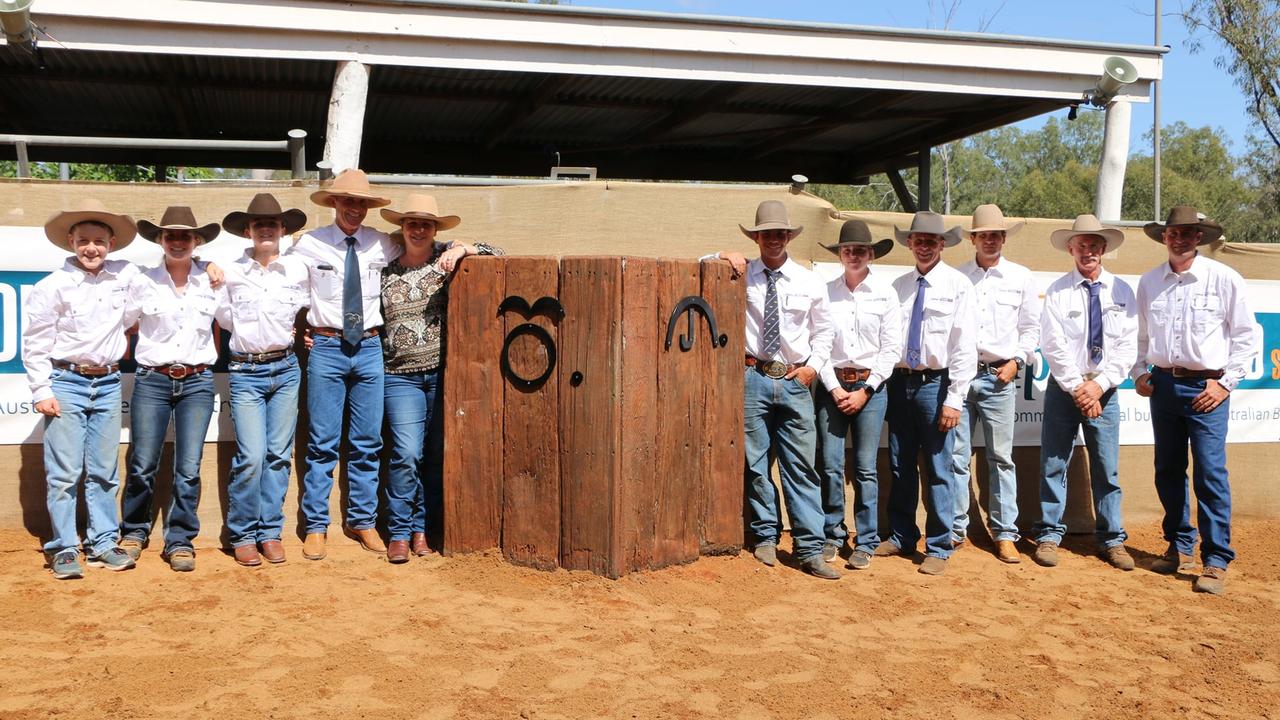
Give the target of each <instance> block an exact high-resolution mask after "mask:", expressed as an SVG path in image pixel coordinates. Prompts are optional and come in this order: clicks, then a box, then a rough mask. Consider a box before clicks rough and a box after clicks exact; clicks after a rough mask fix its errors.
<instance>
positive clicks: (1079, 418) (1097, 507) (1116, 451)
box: [1033, 375, 1129, 547]
mask: <svg viewBox="0 0 1280 720" xmlns="http://www.w3.org/2000/svg"><path fill="white" fill-rule="evenodd" d="M1101 401H1102V414H1101V415H1099V416H1098V417H1096V418H1092V419H1090V418H1086V417H1085V416H1084V415H1082V414H1081V413H1080V410H1079V409H1078V408H1076V404H1075V401H1074V400H1073V399H1072V397H1071V395H1070V394H1068V393H1067V391H1065V390H1063V389H1062V388H1061V387H1060V386H1059V385H1058V381H1057V380H1055V379H1054V378H1053V376H1052V375H1050V376H1049V385H1048V387H1046V388H1045V391H1044V420H1043V422H1042V424H1041V425H1040V478H1041V480H1040V522H1038V523H1036V526H1035V529H1034V531H1033V535H1034V537H1035V539H1036V542H1052V543H1061V542H1062V536H1063V535H1066V533H1067V526H1066V525H1064V524H1063V523H1062V514H1063V512H1064V511H1065V510H1066V507H1067V466H1068V465H1069V464H1070V463H1071V453H1072V451H1073V450H1074V446H1075V440H1076V432H1077V431H1078V430H1079V429H1080V428H1081V427H1082V426H1083V427H1084V444H1085V447H1086V448H1087V449H1088V451H1089V482H1090V484H1091V485H1092V486H1093V509H1094V515H1095V517H1096V521H1095V528H1094V531H1095V534H1096V535H1097V538H1098V544H1099V545H1100V546H1102V547H1112V546H1114V545H1122V544H1124V541H1125V540H1126V539H1127V538H1128V537H1129V536H1128V535H1126V534H1125V532H1124V524H1123V523H1122V522H1121V520H1120V478H1119V470H1120V400H1119V398H1118V397H1117V395H1116V390H1115V388H1112V389H1110V390H1108V391H1107V392H1105V393H1103V394H1102V400H1101Z"/></svg>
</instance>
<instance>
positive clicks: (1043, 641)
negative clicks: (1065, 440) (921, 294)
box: [0, 522, 1280, 720]
mask: <svg viewBox="0 0 1280 720" xmlns="http://www.w3.org/2000/svg"><path fill="white" fill-rule="evenodd" d="M1278 535H1280V522H1266V523H1263V522H1252V523H1239V524H1238V525H1237V528H1236V546H1237V548H1238V551H1239V552H1240V554H1241V558H1240V560H1239V561H1237V563H1236V564H1235V565H1233V566H1232V570H1231V574H1230V576H1229V583H1228V594H1227V595H1226V596H1223V597H1209V596H1203V595H1196V594H1193V593H1192V592H1191V581H1192V578H1191V577H1189V576H1184V577H1177V578H1170V577H1163V576H1159V575H1156V574H1154V573H1152V572H1150V571H1149V570H1146V569H1144V568H1145V567H1146V566H1147V565H1148V564H1149V563H1150V561H1151V559H1152V557H1153V554H1154V553H1157V552H1159V551H1161V550H1163V542H1162V541H1161V540H1160V539H1159V535H1158V532H1157V530H1156V528H1153V527H1143V528H1138V529H1137V531H1136V532H1135V533H1134V537H1133V538H1132V539H1131V540H1130V543H1129V545H1130V548H1131V550H1132V551H1134V553H1135V556H1136V557H1137V558H1138V562H1139V569H1138V570H1137V571H1135V572H1132V573H1121V572H1119V571H1116V570H1113V569H1111V568H1109V567H1107V566H1105V565H1104V564H1103V563H1102V562H1101V561H1100V560H1098V559H1097V558H1096V557H1094V556H1092V555H1091V554H1088V553H1089V545H1090V543H1089V541H1088V539H1087V538H1077V539H1073V540H1072V541H1070V542H1069V543H1068V546H1067V547H1068V550H1074V552H1070V551H1068V552H1066V553H1064V555H1063V562H1062V565H1061V566H1060V567H1058V568H1055V569H1045V568H1040V567H1037V566H1036V565H1034V564H1033V563H1031V561H1030V558H1029V557H1024V562H1023V563H1022V564H1021V565H1017V566H1005V565H1002V564H1001V563H999V562H997V561H996V560H995V558H994V557H993V556H992V555H991V554H990V552H989V550H988V549H985V548H983V547H981V546H978V547H973V546H970V547H967V548H965V549H963V550H961V551H960V552H958V553H957V555H956V556H955V557H954V558H953V559H952V561H951V562H950V563H949V567H948V570H947V574H946V575H945V576H943V577H939V578H930V577H926V576H923V575H919V574H917V573H916V572H915V566H914V565H913V564H912V563H911V561H909V560H907V559H903V558H877V559H876V560H875V562H874V563H873V564H872V567H871V569H870V570H868V571H863V572H858V573H854V572H848V573H847V574H846V577H845V578H844V579H842V580H841V581H839V582H826V581H820V580H815V579H812V578H809V577H807V576H805V575H802V574H800V573H799V572H798V571H796V570H794V569H792V568H788V567H778V568H774V569H768V568H764V567H763V566H761V565H759V564H757V563H756V562H755V561H754V560H753V559H751V557H750V556H749V555H745V554H744V555H741V556H739V557H736V558H708V559H703V560H701V561H699V562H697V563H695V564H693V565H689V566H685V567H679V568H673V569H669V570H665V571H661V572H655V573H649V574H644V575H633V576H630V577H627V578H624V579H622V580H620V581H616V582H615V581H609V580H605V579H602V578H597V577H594V576H592V575H588V574H583V573H569V572H565V571H560V572H554V573H545V572H537V571H532V570H526V569H522V568H517V567H512V566H510V565H507V564H506V563H504V562H503V561H502V560H501V559H500V558H499V557H497V556H495V555H480V556H470V557H462V558H442V557H439V556H432V557H430V558H427V559H425V560H417V559H415V560H414V561H413V562H411V563H409V564H408V565H401V566H391V565H388V564H386V563H385V562H383V561H382V560H380V559H379V558H377V557H376V556H373V555H370V554H368V553H365V552H363V551H361V550H360V549H358V548H357V547H356V546H354V545H353V544H351V543H350V542H349V541H346V540H343V539H334V540H333V541H332V542H331V545H330V548H331V550H330V555H329V558H328V559H326V560H324V561H321V562H307V561H305V560H302V559H301V555H300V552H299V550H300V547H299V546H298V545H297V544H293V545H289V546H288V550H289V551H290V561H289V562H288V563H287V564H285V565H281V566H270V567H265V566H264V567H262V568H259V569H244V568H240V567H238V566H236V565H235V564H234V562H233V561H232V560H231V558H230V557H229V556H227V555H224V554H221V553H218V552H213V551H202V552H201V553H200V556H199V561H198V564H199V567H198V568H197V570H196V572H195V573H192V574H188V575H179V574H175V573H173V572H171V571H170V570H169V569H168V568H167V566H165V565H164V564H163V563H162V562H161V561H160V559H159V556H158V554H157V553H156V552H155V551H154V550H148V551H147V552H146V554H144V555H143V558H142V562H141V564H140V566H139V567H138V568H137V569H136V570H133V571H129V572H124V573H109V572H106V571H103V570H94V569H89V570H88V574H87V576H86V577H85V579H83V580H79V581H65V582H58V581H54V580H53V579H52V578H51V577H50V575H49V574H48V571H47V570H44V569H42V566H43V560H42V557H41V555H40V554H39V553H38V552H35V551H32V550H30V549H21V550H18V549H13V548H30V547H31V545H32V543H31V540H30V538H29V537H27V536H24V535H20V534H17V533H10V534H9V535H3V534H0V548H10V550H9V551H7V552H0V617H3V621H0V717H3V718H37V717H39V718H45V717H50V716H61V717H72V718H142V717H165V718H175V717H177V718H186V717H210V716H234V717H241V718H293V717H325V718H331V717H341V718H366V717H367V718H378V719H379V720H392V719H395V718H449V717H458V718H491V717H492V718H517V717H518V718H545V719H549V718H589V717H621V718H656V717H671V718H699V717H707V718H832V719H834V718H841V719H845V718H850V717H895V718H914V717H920V718H968V717H979V716H981V717H985V718H1064V719H1065V718H1071V719H1073V720H1074V719H1075V718H1082V717H1108V718H1111V717H1152V718H1169V717H1179V718H1276V717H1280V625H1278V622H1277V621H1280V560H1278V558H1280V542H1278V541H1277V536H1278Z"/></svg>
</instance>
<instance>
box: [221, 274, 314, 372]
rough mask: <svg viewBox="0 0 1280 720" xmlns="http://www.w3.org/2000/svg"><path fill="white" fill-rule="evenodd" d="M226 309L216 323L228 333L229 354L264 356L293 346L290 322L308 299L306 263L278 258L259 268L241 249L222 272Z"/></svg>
mask: <svg viewBox="0 0 1280 720" xmlns="http://www.w3.org/2000/svg"><path fill="white" fill-rule="evenodd" d="M226 274H227V293H226V298H227V300H228V302H229V303H230V306H229V307H228V308H227V309H226V312H223V313H220V316H219V318H218V322H219V323H223V321H224V320H225V321H227V322H226V324H223V327H225V328H226V329H227V330H230V331H231V351H232V352H236V353H265V352H273V351H276V350H283V349H284V348H287V347H291V346H292V345H293V323H294V320H295V319H296V318H297V316H298V311H299V310H301V309H302V308H304V307H306V306H307V304H308V302H309V301H310V300H309V294H308V288H307V284H308V276H309V271H308V269H307V265H306V263H304V262H303V261H302V259H301V258H298V257H295V256H286V255H281V256H280V257H278V258H276V259H275V260H274V261H272V262H271V263H269V264H268V265H267V266H266V267H263V266H262V264H261V263H259V262H258V261H257V260H254V259H253V250H252V249H249V250H245V253H244V255H243V256H241V257H240V258H238V259H237V260H236V261H235V262H234V263H231V266H230V267H228V268H227V269H226Z"/></svg>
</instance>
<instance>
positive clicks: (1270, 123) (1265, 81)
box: [1182, 0, 1280, 148]
mask: <svg viewBox="0 0 1280 720" xmlns="http://www.w3.org/2000/svg"><path fill="white" fill-rule="evenodd" d="M1182 19H1183V21H1184V22H1186V24H1187V28H1188V29H1189V30H1191V31H1192V35H1191V37H1190V39H1189V40H1188V44H1189V45H1190V46H1191V49H1192V50H1201V49H1203V47H1204V40H1203V38H1202V37H1201V36H1199V35H1198V34H1197V31H1202V32H1208V33H1211V34H1212V35H1214V36H1216V37H1217V38H1218V39H1219V40H1221V41H1222V43H1223V44H1224V45H1225V46H1226V48H1227V53H1226V54H1224V55H1219V56H1218V57H1217V58H1215V60H1214V62H1215V63H1217V65H1218V67H1220V68H1222V69H1224V70H1226V71H1227V72H1229V73H1231V76H1232V77H1233V78H1234V79H1235V81H1236V85H1237V86H1238V87H1239V88H1240V89H1241V90H1242V91H1243V92H1244V94H1245V97H1247V98H1248V99H1249V104H1248V112H1249V115H1250V117H1252V118H1253V119H1254V120H1255V121H1256V122H1257V123H1258V125H1259V126H1260V127H1261V128H1262V131H1263V132H1264V133H1265V134H1266V136H1267V138H1269V139H1270V140H1271V143H1272V145H1274V146H1275V147H1277V148H1280V0H1188V2H1187V4H1186V5H1185V6H1184V9H1183V11H1182Z"/></svg>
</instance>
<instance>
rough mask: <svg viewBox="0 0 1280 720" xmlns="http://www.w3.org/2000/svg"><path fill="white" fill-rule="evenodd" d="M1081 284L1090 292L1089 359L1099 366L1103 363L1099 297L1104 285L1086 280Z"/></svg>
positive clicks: (1100, 301)
mask: <svg viewBox="0 0 1280 720" xmlns="http://www.w3.org/2000/svg"><path fill="white" fill-rule="evenodd" d="M1080 284H1081V285H1084V287H1085V289H1086V290H1088V291H1089V359H1090V360H1091V361H1092V362H1093V364H1094V365H1097V364H1098V363H1100V362H1102V300H1101V298H1099V297H1098V292H1099V291H1100V290H1102V283H1100V282H1093V283H1091V282H1089V281H1088V280H1085V281H1084V282H1082V283H1080Z"/></svg>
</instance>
